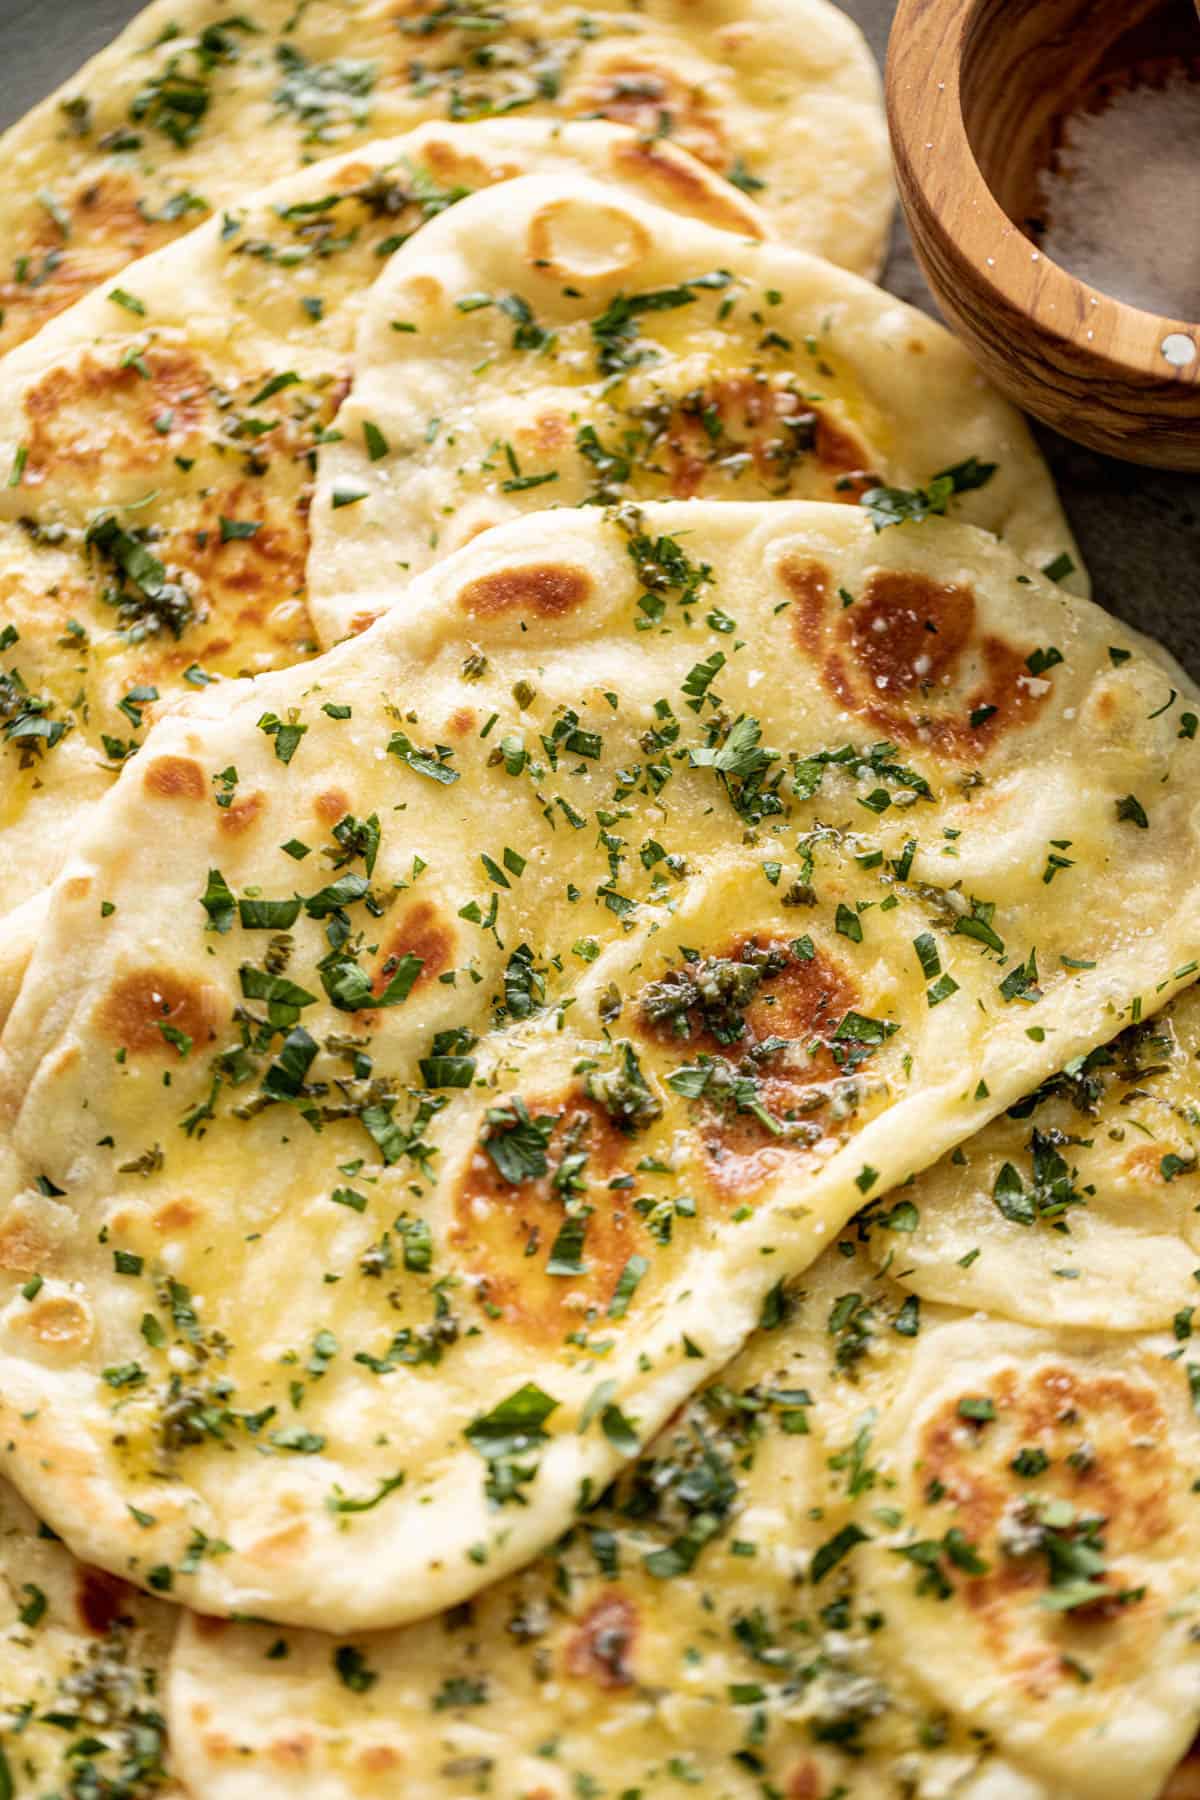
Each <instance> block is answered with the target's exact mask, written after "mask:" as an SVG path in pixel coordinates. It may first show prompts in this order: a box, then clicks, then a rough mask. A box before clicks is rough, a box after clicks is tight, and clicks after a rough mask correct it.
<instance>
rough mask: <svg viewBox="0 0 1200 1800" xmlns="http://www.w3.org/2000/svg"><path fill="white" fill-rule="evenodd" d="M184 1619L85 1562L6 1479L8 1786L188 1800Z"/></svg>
mask: <svg viewBox="0 0 1200 1800" xmlns="http://www.w3.org/2000/svg"><path fill="white" fill-rule="evenodd" d="M178 1621H179V1614H178V1611H177V1610H175V1609H172V1608H171V1607H169V1606H167V1605H165V1604H164V1603H163V1602H162V1601H161V1600H155V1599H151V1598H149V1597H148V1596H147V1595H145V1594H141V1593H139V1592H138V1591H137V1589H136V1588H132V1587H129V1586H128V1585H127V1584H126V1583H125V1582H123V1581H119V1580H117V1579H116V1578H115V1577H114V1576H112V1575H108V1574H105V1573H104V1571H103V1570H101V1569H92V1568H88V1567H87V1566H86V1565H84V1564H81V1563H78V1562H76V1560H75V1558H74V1557H73V1556H72V1555H71V1554H70V1552H69V1551H68V1550H66V1549H65V1548H64V1546H63V1545H62V1544H60V1543H59V1542H58V1541H57V1540H56V1539H55V1537H54V1534H53V1533H52V1532H50V1531H48V1530H47V1529H46V1528H45V1527H44V1526H42V1525H39V1523H38V1520H37V1519H36V1518H35V1516H34V1514H33V1513H32V1512H30V1510H29V1508H28V1507H27V1506H26V1505H25V1502H24V1501H23V1500H21V1499H20V1498H19V1497H18V1496H17V1495H16V1494H15V1493H14V1492H13V1490H12V1489H11V1488H10V1487H9V1486H8V1484H7V1483H0V1788H2V1789H3V1791H4V1792H5V1793H7V1794H10V1795H14V1794H15V1795H21V1796H25V1795H34V1794H37V1795H44V1794H51V1793H61V1794H80V1795H82V1794H88V1793H93V1792H94V1793H97V1794H114V1795H118V1794H119V1795H120V1796H121V1800H150V1796H152V1795H153V1796H155V1797H156V1800H182V1789H181V1788H179V1787H178V1785H177V1784H176V1781H175V1779H174V1773H173V1769H172V1758H171V1754H170V1752H169V1750H168V1749H167V1742H166V1737H167V1726H166V1719H165V1712H166V1694H165V1679H166V1659H167V1649H168V1646H169V1644H170V1642H171V1639H172V1637H173V1636H174V1633H175V1629H176V1626H177V1624H178Z"/></svg>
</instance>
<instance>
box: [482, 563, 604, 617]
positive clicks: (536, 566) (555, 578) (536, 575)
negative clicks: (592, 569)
mask: <svg viewBox="0 0 1200 1800" xmlns="http://www.w3.org/2000/svg"><path fill="white" fill-rule="evenodd" d="M591 594H592V578H591V576H590V575H588V574H587V573H586V572H585V571H584V570H583V569H572V568H570V567H567V566H564V565H561V564H554V563H529V564H526V565H525V566H524V567H523V568H516V569H497V570H496V571H495V572H494V573H493V574H491V575H479V576H476V578H475V580H474V581H469V582H468V583H467V585H466V586H465V587H464V588H462V589H461V590H460V592H459V595H458V604H459V606H460V608H461V609H462V611H463V612H465V613H466V614H467V615H468V617H470V618H473V619H488V618H495V617H497V616H498V615H503V614H507V613H515V614H518V615H525V614H530V615H532V616H533V617H534V618H537V619H561V618H563V617H565V616H566V614H567V613H571V612H574V611H576V609H577V608H579V607H581V606H583V605H584V604H585V603H586V602H587V601H588V600H589V599H590V598H591Z"/></svg>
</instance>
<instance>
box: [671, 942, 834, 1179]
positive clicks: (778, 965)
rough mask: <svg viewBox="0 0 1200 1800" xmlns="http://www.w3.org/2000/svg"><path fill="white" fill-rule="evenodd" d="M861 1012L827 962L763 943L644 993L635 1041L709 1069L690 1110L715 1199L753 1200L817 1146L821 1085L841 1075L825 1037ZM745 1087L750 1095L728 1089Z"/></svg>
mask: <svg viewBox="0 0 1200 1800" xmlns="http://www.w3.org/2000/svg"><path fill="white" fill-rule="evenodd" d="M860 1003H861V993H860V990H859V986H858V983H857V982H856V981H855V979H854V977H853V976H852V975H851V974H850V973H849V972H848V971H847V970H846V969H844V968H842V967H841V966H839V965H838V964H837V963H835V962H834V961H833V960H832V959H831V958H830V957H828V956H826V955H825V954H823V953H822V952H821V951H819V950H817V949H815V948H814V947H813V946H812V945H811V944H805V945H804V947H803V953H802V952H801V951H800V950H798V949H797V947H796V945H795V944H793V943H792V942H790V941H789V940H787V939H783V938H778V939H768V938H767V937H766V936H765V935H762V934H751V935H743V936H740V937H738V938H735V939H734V940H732V942H730V943H729V944H728V945H727V946H726V947H725V948H724V950H722V951H720V952H719V953H716V954H714V955H712V956H710V957H707V958H704V959H703V960H702V961H699V962H696V963H693V964H688V963H686V962H685V963H683V964H681V965H679V966H678V967H677V968H675V969H673V970H668V972H667V974H666V975H665V976H664V977H663V978H662V979H661V980H659V981H657V982H652V983H651V984H650V985H649V986H648V987H647V988H646V989H644V990H643V993H642V995H641V998H640V1002H639V1021H638V1022H639V1029H640V1030H641V1032H642V1033H643V1035H645V1036H646V1037H648V1038H650V1039H651V1040H652V1041H653V1042H655V1043H657V1044H659V1045H661V1046H664V1047H665V1046H667V1045H674V1046H676V1047H678V1048H679V1049H681V1050H684V1049H685V1050H686V1054H687V1057H688V1060H689V1062H692V1061H694V1060H696V1059H699V1061H700V1065H701V1066H703V1061H704V1059H705V1058H708V1059H710V1066H711V1068H712V1071H713V1072H712V1075H711V1077H710V1079H709V1081H708V1082H707V1084H706V1085H705V1087H704V1089H703V1092H702V1093H701V1095H700V1097H699V1099H698V1100H697V1103H696V1104H697V1107H698V1117H699V1131H700V1140H701V1143H702V1145H703V1149H704V1154H705V1159H706V1162H707V1164H708V1169H709V1174H710V1176H711V1178H712V1180H713V1182H714V1184H715V1185H716V1187H717V1188H718V1190H720V1191H721V1192H723V1193H725V1194H727V1195H728V1196H731V1197H736V1196H740V1195H744V1194H746V1193H748V1192H751V1191H753V1189H755V1188H757V1187H759V1186H760V1185H761V1184H762V1182H763V1181H765V1180H767V1179H768V1178H769V1177H770V1176H771V1175H772V1174H773V1173H775V1172H777V1171H778V1170H779V1169H780V1168H781V1167H782V1166H783V1165H784V1164H785V1163H786V1162H787V1161H789V1160H790V1159H792V1158H795V1157H797V1156H801V1157H803V1156H806V1155H807V1154H808V1152H809V1150H810V1148H811V1145H812V1143H813V1142H814V1141H816V1140H817V1139H818V1138H821V1137H823V1136H825V1135H826V1133H827V1132H828V1130H829V1129H830V1128H831V1127H830V1124H829V1122H828V1118H827V1115H828V1109H829V1106H830V1102H831V1100H832V1098H833V1088H832V1087H831V1085H830V1084H831V1083H835V1082H836V1081H837V1080H838V1077H839V1074H840V1071H839V1067H838V1064H837V1062H836V1060H835V1059H834V1056H833V1053H832V1049H831V1045H832V1042H833V1038H834V1033H835V1032H836V1030H837V1028H838V1026H839V1025H840V1023H841V1021H842V1020H843V1019H844V1018H845V1016H846V1014H847V1013H848V1012H849V1011H851V1010H852V1009H854V1008H856V1007H857V1006H858V1005H859V1004H860ZM747 1081H748V1082H749V1084H750V1086H749V1088H748V1089H745V1088H743V1089H741V1090H739V1089H738V1088H737V1086H736V1085H735V1084H737V1083H739V1082H743V1083H744V1082H747ZM819 1115H826V1117H824V1118H821V1120H820V1123H818V1122H817V1120H818V1116H819Z"/></svg>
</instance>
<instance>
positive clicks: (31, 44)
mask: <svg viewBox="0 0 1200 1800" xmlns="http://www.w3.org/2000/svg"><path fill="white" fill-rule="evenodd" d="M843 3H844V5H845V9H846V11H847V12H849V13H850V14H851V15H852V16H853V17H854V18H855V19H857V20H858V22H859V24H860V25H861V26H862V27H863V30H864V31H865V32H866V34H867V36H868V38H869V39H870V41H871V45H872V48H873V49H874V51H875V53H876V55H877V56H878V57H879V58H880V61H881V62H882V59H883V56H884V52H885V50H886V46H887V34H888V30H889V27H890V25H891V19H892V13H893V11H894V4H895V0H843ZM136 10H137V0H0V70H2V71H3V76H2V77H0V124H7V123H8V122H9V121H10V120H11V119H13V118H16V117H17V116H19V114H20V113H21V112H23V111H24V110H25V108H26V107H27V106H30V105H32V103H33V102H34V101H35V100H37V99H38V98H40V96H41V95H42V94H44V93H45V92H46V91H47V90H48V89H49V88H51V87H53V86H54V85H55V84H56V83H57V82H59V81H62V80H65V79H66V77H67V76H68V75H69V74H70V73H71V71H72V69H73V68H75V67H77V66H78V64H79V63H80V62H81V61H82V60H83V59H84V58H85V57H86V56H90V55H91V54H92V52H93V51H95V50H97V49H99V48H100V46H101V45H102V44H104V43H105V42H106V41H107V39H108V38H109V37H111V36H112V34H113V32H114V31H115V30H117V29H118V27H119V26H120V25H121V24H122V23H123V22H124V20H125V19H127V18H128V17H130V15H131V14H132V13H134V12H135V11H136ZM235 10H236V9H235ZM885 279H886V283H887V286H888V287H890V288H892V289H893V290H894V291H895V292H896V293H898V294H901V295H903V296H904V298H905V299H908V300H913V301H915V302H916V303H917V304H918V305H920V306H925V307H927V308H929V310H933V308H932V306H931V303H930V300H929V296H928V294H927V293H926V291H925V287H924V284H923V282H922V280H921V276H920V274H919V272H918V270H917V268H916V265H915V263H914V261H913V257H912V252H911V250H910V249H909V246H908V243H907V239H906V237H905V234H904V231H903V228H902V226H900V225H899V223H898V224H897V227H896V231H895V234H894V238H893V246H892V255H891V258H890V260H889V263H888V268H887V273H886V277H885ZM1041 437H1042V443H1043V446H1044V448H1045V451H1046V455H1047V456H1048V458H1049V460H1050V462H1051V464H1052V466H1053V469H1054V473H1055V476H1056V478H1057V480H1058V483H1059V487H1060V490H1061V492H1062V496H1063V500H1064V503H1065V505H1066V508H1067V511H1068V513H1069V514H1070V517H1071V523H1072V525H1073V526H1074V528H1075V531H1076V534H1077V535H1078V537H1079V541H1080V543H1081V545H1082V546H1083V552H1084V555H1085V556H1086V558H1087V561H1088V564H1089V566H1090V568H1091V571H1092V577H1093V580H1094V583H1095V590H1096V597H1097V599H1099V600H1100V601H1101V602H1102V603H1103V604H1104V605H1105V606H1107V607H1109V608H1111V610H1112V611H1113V612H1116V613H1119V614H1120V615H1121V616H1122V617H1123V618H1126V619H1128V620H1129V621H1130V622H1131V623H1134V624H1137V625H1139V626H1141V628H1142V629H1143V630H1144V631H1149V632H1152V633H1153V634H1154V635H1155V636H1157V637H1160V638H1162V640H1163V641H1164V642H1165V643H1166V644H1167V645H1168V646H1169V647H1170V648H1171V650H1173V651H1174V653H1175V654H1176V656H1178V657H1179V659H1180V661H1181V662H1183V663H1184V664H1185V665H1186V666H1187V667H1188V668H1190V669H1191V671H1192V673H1193V674H1194V675H1196V676H1198V677H1200V478H1198V477H1196V476H1185V475H1164V474H1159V473H1157V472H1151V471H1147V470H1140V469H1136V468H1134V467H1132V466H1131V465H1129V464H1126V463H1120V462H1115V461H1113V460H1112V459H1111V458H1108V457H1103V456H1096V455H1094V454H1093V453H1092V452H1091V451H1089V450H1082V449H1079V448H1078V447H1077V446H1075V445H1072V444H1068V443H1066V442H1064V440H1063V439H1061V438H1058V437H1055V436H1054V435H1053V434H1052V433H1049V432H1045V433H1042V434H1041Z"/></svg>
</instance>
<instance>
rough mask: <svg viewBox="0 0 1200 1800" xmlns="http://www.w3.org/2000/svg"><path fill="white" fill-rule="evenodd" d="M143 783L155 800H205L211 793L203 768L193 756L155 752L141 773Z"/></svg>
mask: <svg viewBox="0 0 1200 1800" xmlns="http://www.w3.org/2000/svg"><path fill="white" fill-rule="evenodd" d="M142 786H143V788H144V789H145V791H146V793H147V794H149V795H150V797H151V798H152V799H155V800H203V799H205V798H206V796H207V794H208V782H207V780H206V778H205V774H204V770H203V769H202V768H201V767H200V765H199V763H197V762H194V761H193V760H192V758H191V757H190V756H156V757H155V758H154V759H153V761H152V762H149V763H147V765H146V767H145V769H144V771H143V773H142Z"/></svg>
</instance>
